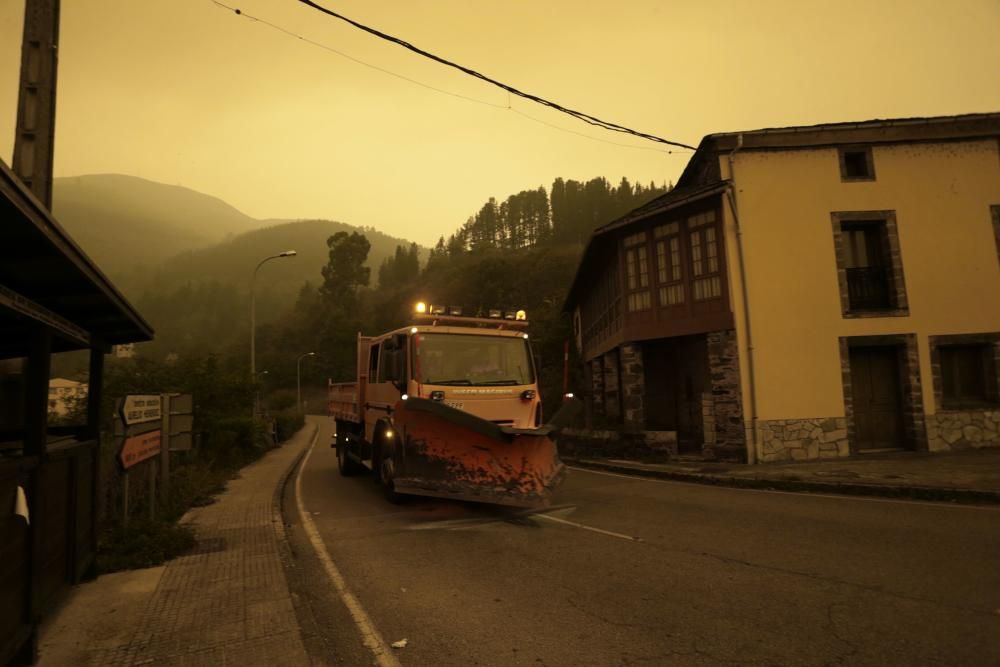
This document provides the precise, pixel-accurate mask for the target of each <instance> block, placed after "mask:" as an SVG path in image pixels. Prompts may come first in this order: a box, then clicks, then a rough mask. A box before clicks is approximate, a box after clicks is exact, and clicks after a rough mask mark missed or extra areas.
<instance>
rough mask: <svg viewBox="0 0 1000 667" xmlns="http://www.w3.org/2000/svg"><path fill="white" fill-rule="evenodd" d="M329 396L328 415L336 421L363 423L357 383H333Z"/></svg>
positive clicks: (330, 386)
mask: <svg viewBox="0 0 1000 667" xmlns="http://www.w3.org/2000/svg"><path fill="white" fill-rule="evenodd" d="M327 396H328V398H327V400H328V403H327V414H329V415H330V416H331V417H333V418H334V419H340V420H343V421H350V422H357V423H360V422H361V406H360V405H359V404H358V403H359V401H358V383H357V382H337V383H332V382H331V383H330V385H329V389H328V394H327Z"/></svg>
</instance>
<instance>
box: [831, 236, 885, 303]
mask: <svg viewBox="0 0 1000 667" xmlns="http://www.w3.org/2000/svg"><path fill="white" fill-rule="evenodd" d="M841 233H842V235H843V237H842V238H843V244H844V266H845V269H846V272H847V293H848V301H849V303H850V309H851V310H852V311H859V310H887V309H890V308H892V307H893V304H892V298H891V294H890V289H889V286H890V284H891V282H892V281H891V272H890V269H889V266H888V264H889V262H888V261H887V260H888V252H887V248H886V242H885V236H886V231H885V222H883V221H880V220H875V221H861V222H852V223H845V224H844V225H843V227H842V228H841Z"/></svg>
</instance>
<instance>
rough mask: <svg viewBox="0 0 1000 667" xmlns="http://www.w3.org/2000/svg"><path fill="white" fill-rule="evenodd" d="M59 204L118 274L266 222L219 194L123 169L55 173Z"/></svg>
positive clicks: (61, 214) (89, 249) (66, 222)
mask: <svg viewBox="0 0 1000 667" xmlns="http://www.w3.org/2000/svg"><path fill="white" fill-rule="evenodd" d="M53 209H54V212H55V216H56V219H57V220H59V222H60V223H61V224H62V225H63V226H64V227H65V228H66V230H67V231H68V232H69V233H70V234H71V235H72V236H73V238H74V239H75V240H76V242H77V243H79V244H80V246H81V247H82V248H83V249H84V251H85V252H86V253H87V254H88V255H90V257H91V258H93V259H94V260H95V261H96V262H97V263H98V264H99V265H100V266H101V268H102V269H103V270H104V271H105V273H107V274H108V275H109V276H110V277H111V278H112V279H122V278H123V277H124V276H125V275H126V274H128V273H130V272H133V271H136V270H140V271H142V270H148V269H150V268H152V267H153V266H155V265H156V264H159V263H160V262H162V261H163V260H165V259H167V258H168V257H171V256H173V255H176V254H178V253H181V252H185V251H188V250H193V249H195V248H200V247H204V246H206V245H209V244H211V243H217V242H219V241H221V240H223V239H225V238H226V237H227V236H230V235H233V234H239V233H242V232H246V231H249V230H251V229H254V228H257V227H260V226H262V225H263V224H265V223H263V222H261V221H258V220H255V219H254V218H251V217H250V216H247V215H245V214H243V213H241V212H240V211H238V210H236V209H235V208H233V207H232V206H230V205H229V204H227V203H226V202H224V201H222V200H221V199H218V198H216V197H212V196H209V195H206V194H202V193H200V192H196V191H194V190H191V189H189V188H184V187H180V186H176V185H166V184H164V183H156V182H153V181H147V180H145V179H142V178H137V177H135V176H125V175H121V174H95V175H88V176H73V177H68V178H57V179H55V182H54V185H53Z"/></svg>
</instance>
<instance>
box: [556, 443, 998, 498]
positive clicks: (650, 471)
mask: <svg viewBox="0 0 1000 667" xmlns="http://www.w3.org/2000/svg"><path fill="white" fill-rule="evenodd" d="M563 461H564V462H565V463H567V464H568V465H575V466H579V467H583V468H593V469H598V470H605V471H608V472H616V473H620V474H625V475H638V476H644V477H654V478H659V479H670V480H676V481H683V482H695V483H700V484H715V485H721V486H736V487H743V488H757V489H779V490H785V491H805V492H816V493H841V494H851V495H866V496H885V497H896V498H913V499H920V500H939V501H949V502H968V503H1000V449H974V450H968V451H963V452H955V453H948V454H923V453H916V452H893V453H887V454H867V455H862V456H855V457H851V458H845V459H827V460H823V461H810V462H808V463H765V464H760V465H743V464H739V463H711V462H702V461H678V462H672V463H662V464H654V463H640V462H638V461H624V460H621V459H607V458H579V459H578V458H570V457H563Z"/></svg>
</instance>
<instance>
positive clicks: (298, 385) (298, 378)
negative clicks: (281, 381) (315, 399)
mask: <svg viewBox="0 0 1000 667" xmlns="http://www.w3.org/2000/svg"><path fill="white" fill-rule="evenodd" d="M315 356H316V353H315V352H306V353H305V354H301V355H299V358H298V359H296V360H295V391H296V394H297V395H298V402H299V414H302V360H303V359H305V358H306V357H315Z"/></svg>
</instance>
